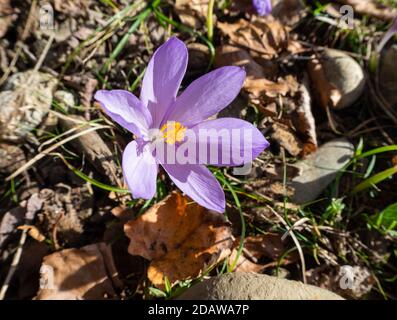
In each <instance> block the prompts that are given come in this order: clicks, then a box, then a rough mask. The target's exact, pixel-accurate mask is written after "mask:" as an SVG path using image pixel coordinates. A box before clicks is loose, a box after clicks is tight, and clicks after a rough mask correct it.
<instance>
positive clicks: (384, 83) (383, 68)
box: [379, 44, 397, 110]
mask: <svg viewBox="0 0 397 320" xmlns="http://www.w3.org/2000/svg"><path fill="white" fill-rule="evenodd" d="M396 62H397V44H394V45H392V46H391V47H389V48H387V49H385V50H384V52H383V53H382V56H381V60H380V71H379V86H380V89H381V92H382V94H383V96H384V98H385V99H386V100H387V102H388V103H389V104H390V105H393V106H394V107H395V108H396V110H397V72H396Z"/></svg>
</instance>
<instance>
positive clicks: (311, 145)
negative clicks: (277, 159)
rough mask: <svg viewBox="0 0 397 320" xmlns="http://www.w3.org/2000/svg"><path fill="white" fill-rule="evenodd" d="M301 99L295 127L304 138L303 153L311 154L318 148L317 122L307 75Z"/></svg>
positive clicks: (303, 83)
mask: <svg viewBox="0 0 397 320" xmlns="http://www.w3.org/2000/svg"><path fill="white" fill-rule="evenodd" d="M299 92H300V99H299V102H298V107H297V109H296V115H297V116H296V117H295V121H294V124H295V128H296V130H297V132H299V133H300V135H301V136H302V137H303V138H304V139H303V155H304V156H306V155H309V154H311V153H313V152H315V151H316V150H317V147H318V142H317V134H316V123H315V119H314V117H313V113H312V110H311V97H310V88H309V79H308V77H307V75H305V77H304V78H303V81H302V84H301V85H300V88H299Z"/></svg>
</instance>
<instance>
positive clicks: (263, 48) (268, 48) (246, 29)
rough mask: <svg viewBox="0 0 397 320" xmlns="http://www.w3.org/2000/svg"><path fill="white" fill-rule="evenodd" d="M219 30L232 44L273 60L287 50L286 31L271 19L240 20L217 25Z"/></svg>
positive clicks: (287, 38) (287, 39) (287, 35)
mask: <svg viewBox="0 0 397 320" xmlns="http://www.w3.org/2000/svg"><path fill="white" fill-rule="evenodd" d="M218 27H219V29H220V30H221V31H222V32H223V33H224V34H226V35H227V36H228V37H229V38H230V40H231V42H232V43H234V44H236V45H239V46H242V47H245V48H247V49H250V50H252V51H255V52H258V53H261V54H262V55H263V56H265V57H266V58H269V59H271V58H274V57H277V56H278V55H279V53H281V52H283V51H285V50H287V49H288V42H289V34H288V31H287V29H286V28H285V27H284V26H283V25H282V24H281V23H280V22H279V21H277V20H274V19H273V18H271V17H266V18H253V19H252V21H247V20H245V19H240V20H238V21H237V22H236V23H218Z"/></svg>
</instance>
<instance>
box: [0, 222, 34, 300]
mask: <svg viewBox="0 0 397 320" xmlns="http://www.w3.org/2000/svg"><path fill="white" fill-rule="evenodd" d="M27 231H28V230H27V229H24V230H22V234H21V238H20V239H19V243H18V249H17V251H16V252H15V255H14V258H13V259H12V263H11V266H10V270H8V274H7V277H6V279H5V280H4V284H3V286H2V287H1V290H0V300H4V297H5V295H6V293H7V290H8V287H9V286H10V281H11V279H12V277H13V276H14V273H15V271H16V270H17V266H18V264H19V261H20V260H21V255H22V249H23V245H24V244H25V241H26V237H27Z"/></svg>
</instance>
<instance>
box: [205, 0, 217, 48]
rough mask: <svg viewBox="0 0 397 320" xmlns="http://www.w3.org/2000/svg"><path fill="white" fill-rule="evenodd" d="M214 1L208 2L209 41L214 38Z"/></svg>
mask: <svg viewBox="0 0 397 320" xmlns="http://www.w3.org/2000/svg"><path fill="white" fill-rule="evenodd" d="M214 3H215V0H210V1H209V2H208V11H207V38H208V40H209V41H211V43H212V42H213V40H214Z"/></svg>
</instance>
